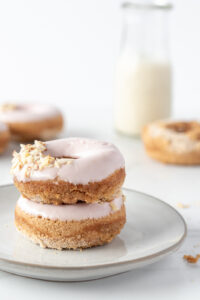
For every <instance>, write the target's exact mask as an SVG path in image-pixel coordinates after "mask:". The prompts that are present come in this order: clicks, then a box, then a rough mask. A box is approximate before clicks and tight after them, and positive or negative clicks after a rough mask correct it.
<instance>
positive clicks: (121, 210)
mask: <svg viewBox="0 0 200 300" xmlns="http://www.w3.org/2000/svg"><path fill="white" fill-rule="evenodd" d="M125 222H126V213H125V207H124V201H123V196H119V197H118V198H116V199H114V200H113V201H112V202H110V203H105V202H104V203H103V204H98V203H92V204H87V203H77V204H72V205H67V204H66V205H58V206H55V205H49V204H41V203H36V202H33V201H30V200H28V199H25V198H23V197H22V196H21V197H20V198H19V200H18V202H17V205H16V209H15V225H16V227H17V229H18V230H19V231H20V232H22V233H23V234H24V235H25V236H27V237H28V238H29V239H31V240H32V241H33V242H35V243H37V244H39V245H40V246H41V247H43V248H45V247H48V248H54V249H63V248H68V249H77V248H89V247H92V246H99V245H103V244H106V243H108V242H110V241H111V240H112V239H113V238H114V237H115V236H116V235H117V234H119V233H120V231H121V229H122V228H123V226H124V224H125Z"/></svg>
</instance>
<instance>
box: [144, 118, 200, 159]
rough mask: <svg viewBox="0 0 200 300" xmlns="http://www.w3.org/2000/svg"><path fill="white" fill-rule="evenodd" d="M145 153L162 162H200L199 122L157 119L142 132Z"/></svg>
mask: <svg viewBox="0 0 200 300" xmlns="http://www.w3.org/2000/svg"><path fill="white" fill-rule="evenodd" d="M142 139H143V142H144V146H145V148H146V152H147V154H148V155H149V156H150V157H152V158H154V159H156V160H158V161H161V162H163V163H168V164H177V165H199V164H200V123H199V122H196V121H190V122H188V121H187V122H186V121H157V122H153V123H151V124H148V125H147V126H146V127H145V128H144V129H143V133H142Z"/></svg>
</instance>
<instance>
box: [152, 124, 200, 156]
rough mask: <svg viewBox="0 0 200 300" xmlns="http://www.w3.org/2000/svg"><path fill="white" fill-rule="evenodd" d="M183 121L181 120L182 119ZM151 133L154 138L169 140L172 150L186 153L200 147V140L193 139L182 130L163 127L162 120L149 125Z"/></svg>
mask: <svg viewBox="0 0 200 300" xmlns="http://www.w3.org/2000/svg"><path fill="white" fill-rule="evenodd" d="M180 122H181V121H180ZM171 123H173V121H166V122H164V124H171ZM148 131H149V134H150V135H151V136H152V137H153V138H157V137H160V138H164V139H165V140H167V141H168V142H169V147H170V148H171V150H173V151H175V152H177V153H184V152H185V153H186V152H190V151H193V150H195V149H200V143H199V141H195V140H191V139H190V138H189V136H188V135H187V134H185V133H182V132H176V131H174V130H172V129H169V128H166V127H163V123H162V122H155V123H152V124H151V125H149V129H148Z"/></svg>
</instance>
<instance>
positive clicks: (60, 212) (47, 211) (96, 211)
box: [17, 196, 123, 221]
mask: <svg viewBox="0 0 200 300" xmlns="http://www.w3.org/2000/svg"><path fill="white" fill-rule="evenodd" d="M122 204H123V198H122V196H120V197H118V198H115V199H114V200H113V201H112V202H111V204H110V203H108V202H104V203H102V204H100V203H93V204H87V203H77V204H71V205H70V204H65V205H50V204H42V203H37V202H34V201H31V200H28V199H26V198H23V197H22V196H20V198H19V200H18V201H17V205H18V207H20V209H21V210H23V211H24V212H25V213H28V214H30V215H33V216H41V217H43V218H48V219H51V220H60V221H72V220H76V221H80V220H86V219H99V218H103V217H106V216H108V215H109V214H111V213H113V212H115V211H117V210H119V209H120V208H121V206H122ZM112 206H113V207H114V209H113V208H112Z"/></svg>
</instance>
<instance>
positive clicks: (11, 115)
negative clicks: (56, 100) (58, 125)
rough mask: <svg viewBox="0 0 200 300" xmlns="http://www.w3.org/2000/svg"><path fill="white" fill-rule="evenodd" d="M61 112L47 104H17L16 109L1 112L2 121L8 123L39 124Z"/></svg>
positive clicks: (0, 118)
mask: <svg viewBox="0 0 200 300" xmlns="http://www.w3.org/2000/svg"><path fill="white" fill-rule="evenodd" d="M59 114H60V112H59V111H58V110H57V109H56V108H55V107H54V106H51V105H45V104H31V103H30V104H25V103H22V104H16V108H15V109H11V110H5V111H3V110H2V111H0V121H2V122H6V123H15V122H19V123H23V122H37V121H41V120H43V119H50V118H52V117H54V116H57V115H59Z"/></svg>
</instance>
